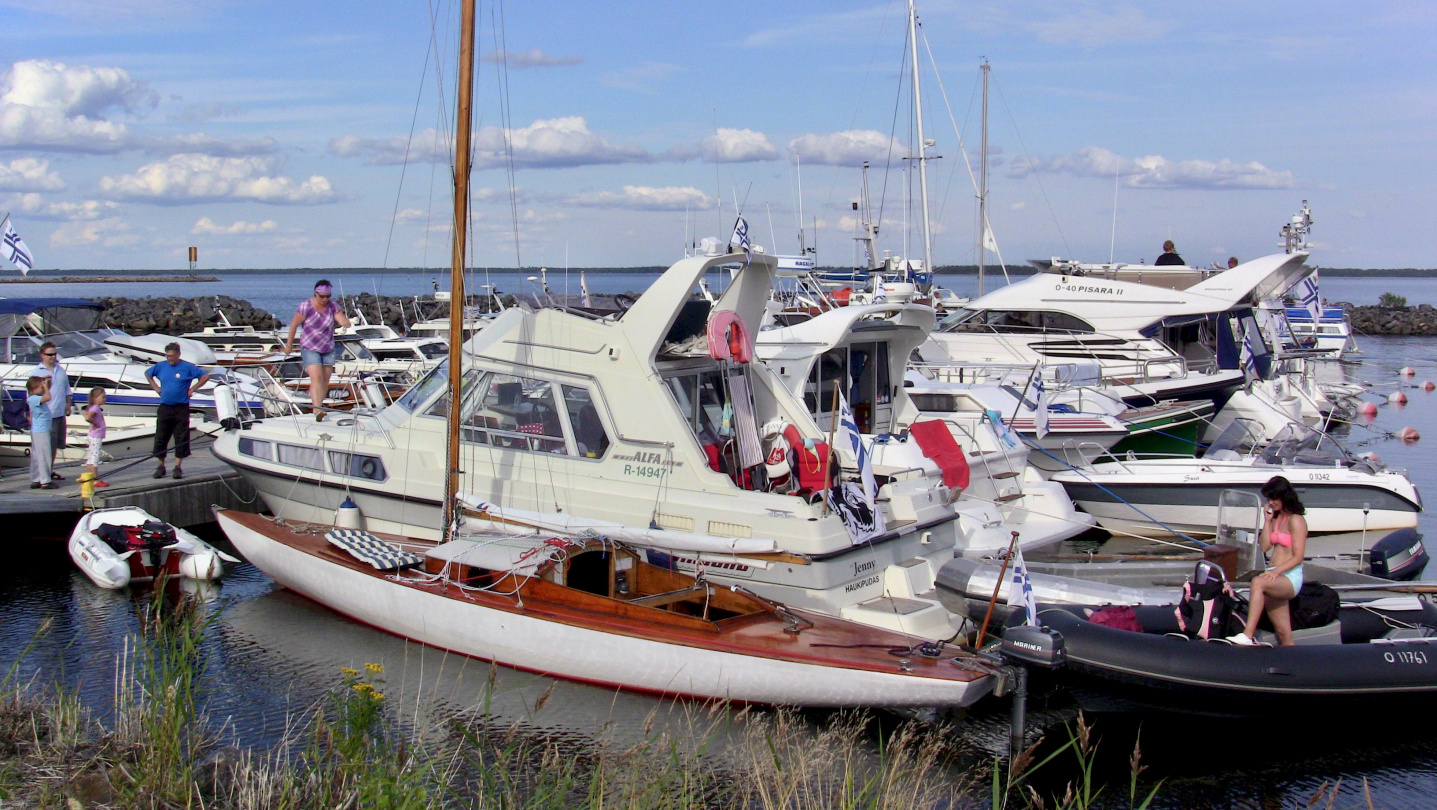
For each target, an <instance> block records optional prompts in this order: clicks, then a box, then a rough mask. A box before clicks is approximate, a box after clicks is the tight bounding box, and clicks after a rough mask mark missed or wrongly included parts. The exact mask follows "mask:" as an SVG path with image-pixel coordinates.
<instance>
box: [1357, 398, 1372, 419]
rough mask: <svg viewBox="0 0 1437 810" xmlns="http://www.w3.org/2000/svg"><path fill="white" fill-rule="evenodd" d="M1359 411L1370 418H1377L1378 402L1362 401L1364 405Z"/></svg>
mask: <svg viewBox="0 0 1437 810" xmlns="http://www.w3.org/2000/svg"><path fill="white" fill-rule="evenodd" d="M1357 412H1358V413H1360V414H1362V415H1363V416H1365V417H1367V418H1368V419H1375V418H1377V403H1376V402H1364V403H1362V407H1360V408H1358V409H1357Z"/></svg>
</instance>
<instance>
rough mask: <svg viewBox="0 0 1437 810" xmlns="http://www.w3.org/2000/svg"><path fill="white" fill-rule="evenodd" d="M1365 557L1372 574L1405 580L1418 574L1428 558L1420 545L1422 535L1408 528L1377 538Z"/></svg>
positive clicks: (1414, 577) (1424, 548) (1425, 550)
mask: <svg viewBox="0 0 1437 810" xmlns="http://www.w3.org/2000/svg"><path fill="white" fill-rule="evenodd" d="M1367 559H1368V563H1369V565H1370V571H1371V573H1372V576H1374V577H1383V578H1385V579H1395V580H1404V581H1405V580H1412V579H1416V578H1417V577H1418V576H1420V575H1421V574H1422V569H1423V568H1426V567H1427V560H1428V559H1430V558H1429V557H1428V556H1427V549H1426V547H1425V546H1423V545H1422V535H1420V534H1418V533H1417V530H1416V529H1410V528H1409V529H1398V530H1397V531H1395V532H1393V533H1391V534H1389V535H1387V536H1386V537H1384V538H1382V539H1381V540H1378V541H1377V543H1376V544H1375V545H1373V546H1372V550H1371V551H1369V552H1367Z"/></svg>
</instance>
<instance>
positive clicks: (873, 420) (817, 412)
mask: <svg viewBox="0 0 1437 810" xmlns="http://www.w3.org/2000/svg"><path fill="white" fill-rule="evenodd" d="M835 383H837V384H838V385H839V386H840V390H841V391H842V392H843V395H844V397H845V398H846V399H847V400H848V403H849V406H850V407H851V408H852V409H853V418H854V421H856V422H857V423H858V430H859V432H860V433H874V432H881V431H883V430H886V429H887V428H888V425H889V424H890V422H891V421H892V417H893V379H892V375H891V373H890V369H889V363H888V342H887V341H876V342H865V343H854V344H852V345H851V346H841V347H839V348H836V349H831V350H829V351H827V352H825V353H824V354H823V356H822V357H821V358H819V362H817V363H814V364H813V369H812V370H811V371H810V372H809V374H808V383H807V384H806V385H804V388H803V401H804V404H805V405H806V406H808V411H809V413H811V414H813V415H814V420H815V421H816V422H817V423H818V426H819V427H821V428H824V429H827V428H828V426H829V425H830V424H832V422H833V388H834V384H835Z"/></svg>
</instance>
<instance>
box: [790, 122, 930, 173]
mask: <svg viewBox="0 0 1437 810" xmlns="http://www.w3.org/2000/svg"><path fill="white" fill-rule="evenodd" d="M788 151H789V154H791V155H794V156H796V157H798V158H799V159H800V160H802V161H803V162H804V163H819V164H824V165H828V166H858V165H860V164H862V163H863V161H865V160H867V161H880V160H886V159H887V158H888V157H889V156H890V155H891V156H893V157H902V156H903V155H905V154H907V148H906V147H904V146H903V144H901V143H899V142H898V140H897V139H895V138H890V137H889V136H887V135H885V134H883V133H882V132H878V131H876V130H872V129H850V130H846V131H844V132H832V133H829V134H827V135H816V134H809V135H804V136H802V137H799V138H794V139H793V140H791V141H789V142H788Z"/></svg>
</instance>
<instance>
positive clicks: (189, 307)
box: [91, 293, 515, 335]
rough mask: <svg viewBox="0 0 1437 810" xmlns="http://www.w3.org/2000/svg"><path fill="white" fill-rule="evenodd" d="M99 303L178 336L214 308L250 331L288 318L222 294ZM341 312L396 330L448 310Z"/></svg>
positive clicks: (403, 304)
mask: <svg viewBox="0 0 1437 810" xmlns="http://www.w3.org/2000/svg"><path fill="white" fill-rule="evenodd" d="M91 300H93V301H95V302H96V303H100V304H104V305H105V314H104V321H105V324H106V325H108V326H110V327H112V328H114V329H119V330H121V331H124V332H129V333H130V334H132V335H148V334H156V333H158V334H163V335H180V334H184V333H185V332H198V331H200V330H201V329H204V328H205V327H207V326H214V325H215V324H217V323H218V322H219V316H218V313H217V312H216V307H219V309H221V310H223V311H224V315H225V317H226V318H227V319H228V320H229V322H230V324H231V325H233V326H252V327H254V328H255V329H281V328H285V327H287V326H288V324H289V321H288V320H283V319H281V318H278V317H276V316H274V315H272V314H270V313H268V312H266V311H264V310H263V309H260V308H258V307H255V306H254V305H253V304H251V303H250V302H248V301H245V300H242V299H239V298H231V297H229V296H227V295H220V296H207V297H204V298H104V297H99V298H93V299H91ZM341 303H343V305H344V311H345V312H347V313H349V314H350V315H351V317H352V316H353V315H354V313H356V312H362V313H364V317H365V318H366V319H367V320H368V321H369V323H384V324H386V325H388V326H393V327H396V328H401V329H402V327H403V326H404V325H405V324H409V323H414V322H415V321H416V320H423V319H425V318H430V317H443V316H444V315H446V314H447V313H448V307H449V304H448V302H447V301H436V300H435V299H434V297H433V296H432V295H425V296H412V295H411V296H388V295H383V296H376V295H374V294H373V293H360V294H358V295H348V296H345V297H344V298H342V299H341ZM514 303H515V300H514V297H513V296H505V298H504V305H505V306H512V305H513V304H514ZM470 304H471V306H475V307H478V308H479V310H480V311H481V312H487V311H489V309H490V307H491V306H492V305H491V304H490V303H489V302H487V301H485V300H483V299H480V298H474V299H471V301H470Z"/></svg>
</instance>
